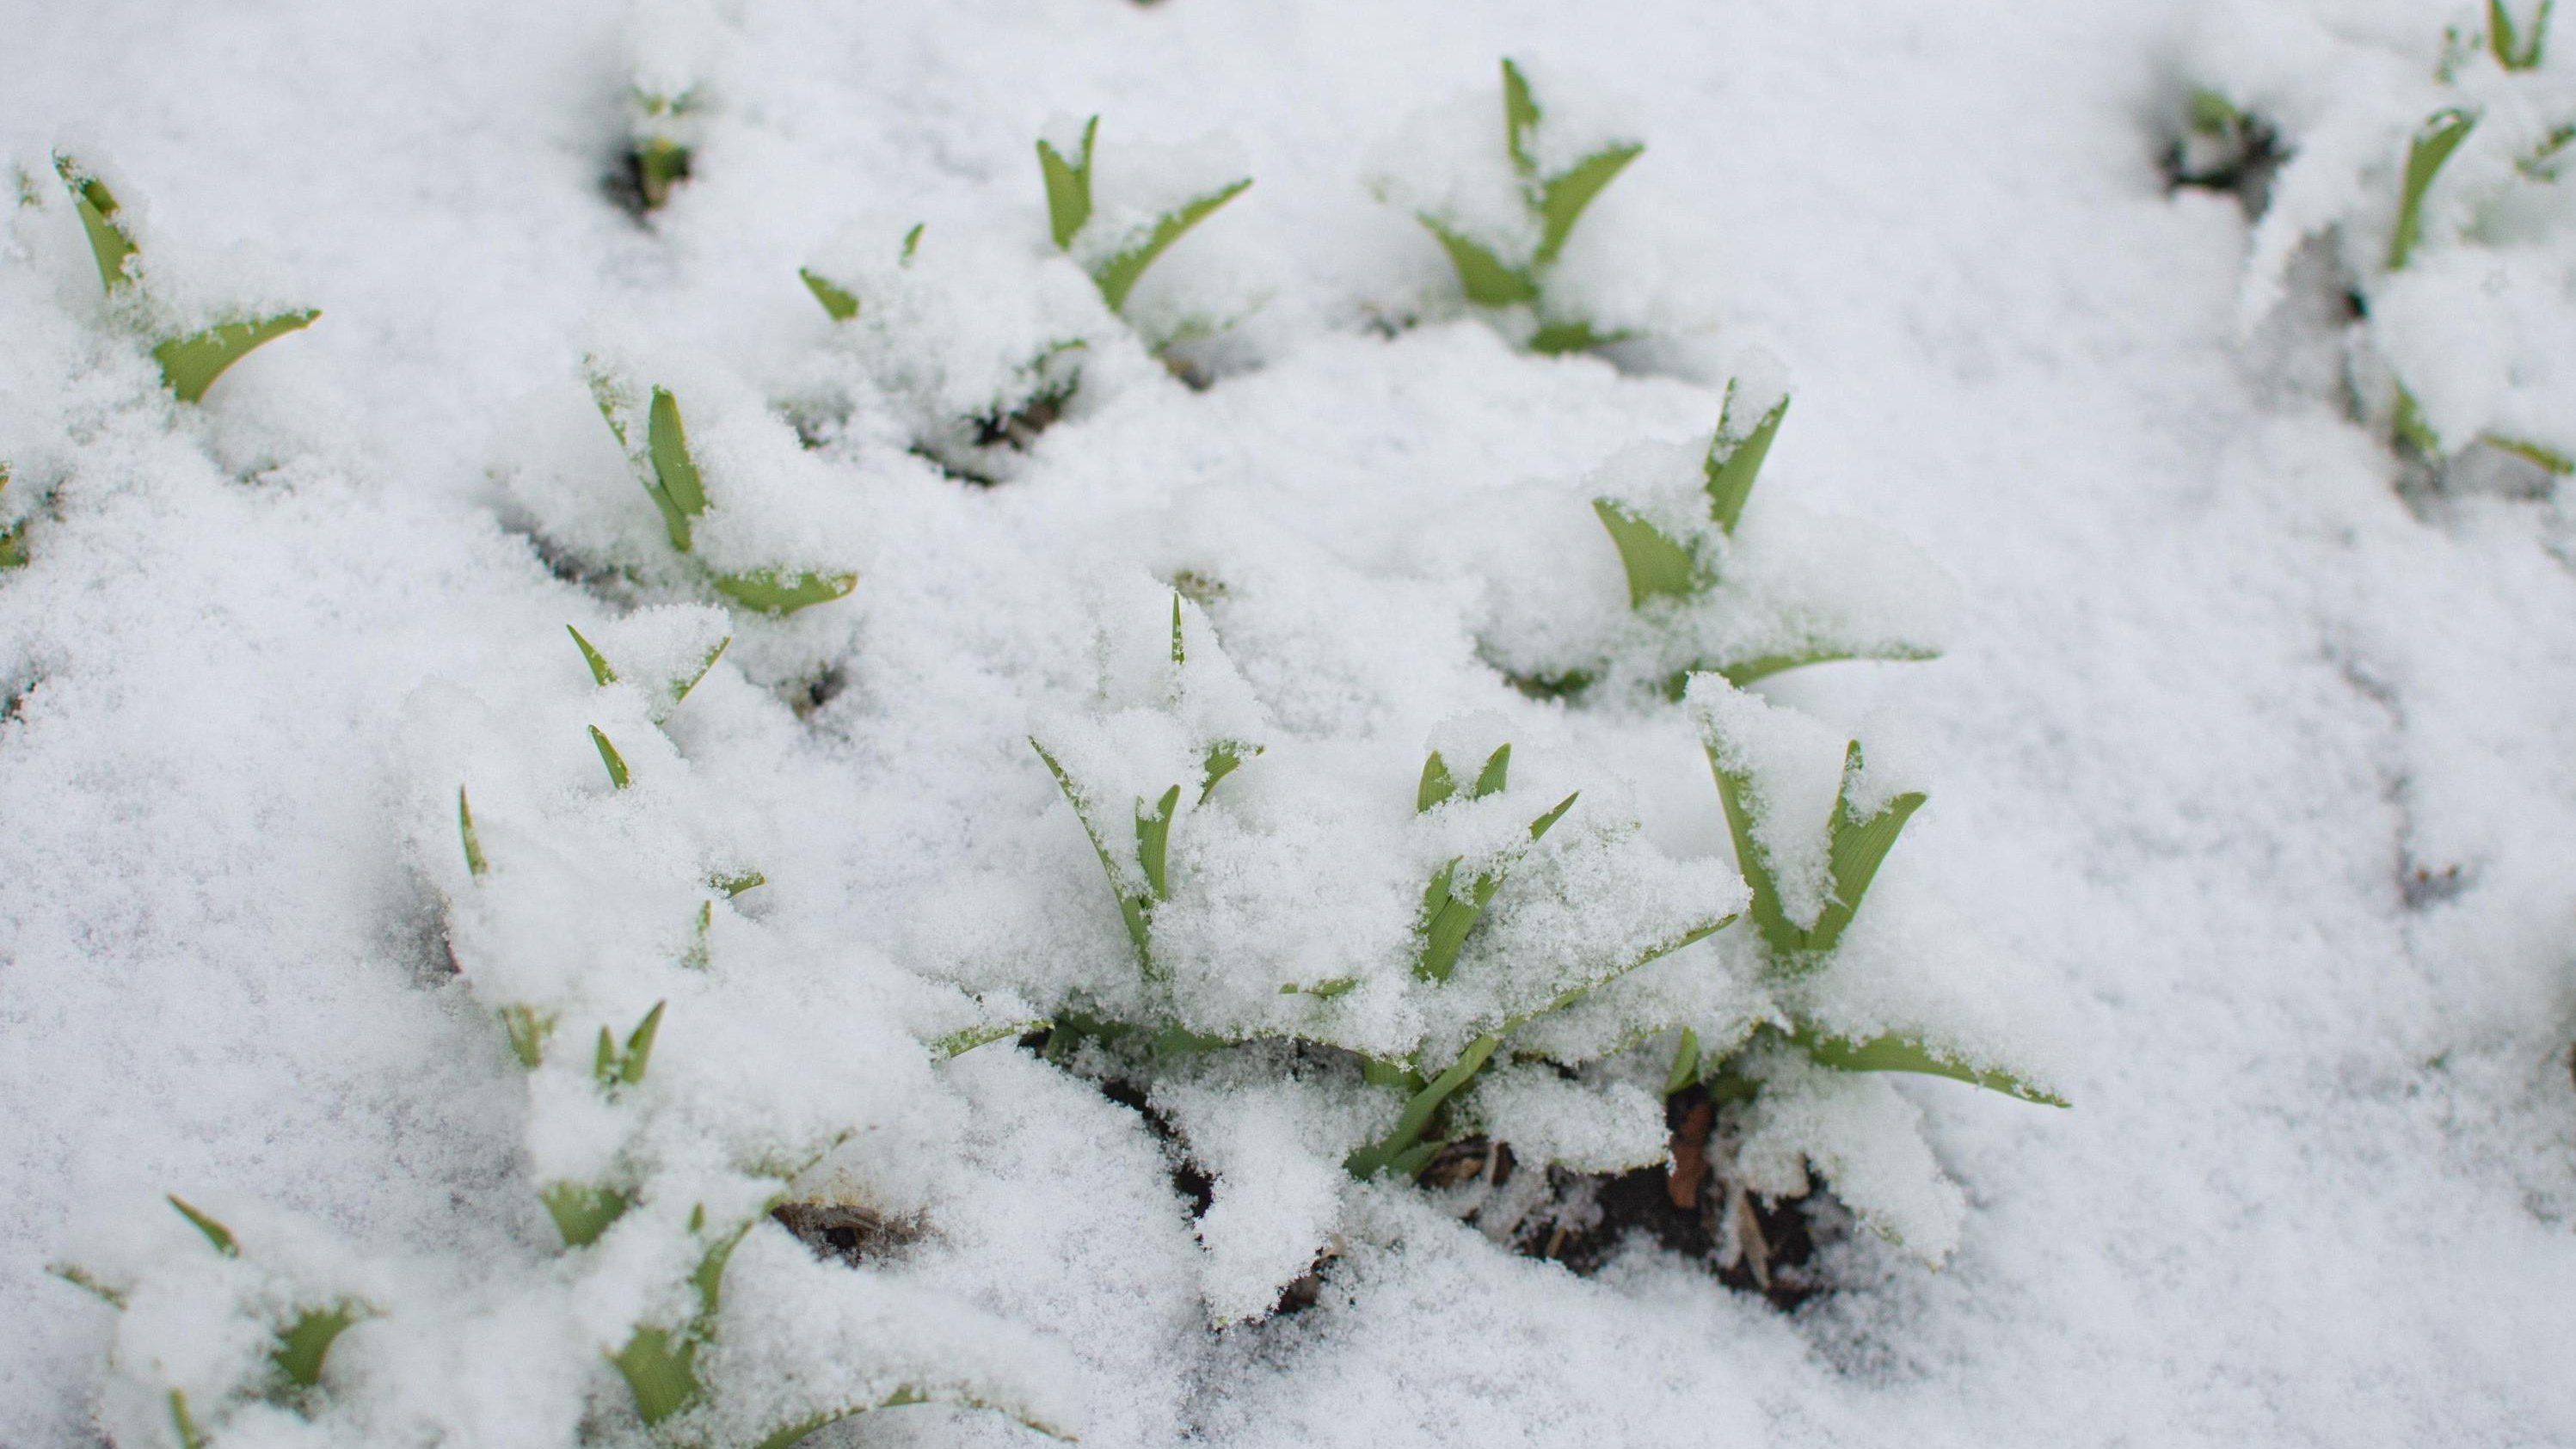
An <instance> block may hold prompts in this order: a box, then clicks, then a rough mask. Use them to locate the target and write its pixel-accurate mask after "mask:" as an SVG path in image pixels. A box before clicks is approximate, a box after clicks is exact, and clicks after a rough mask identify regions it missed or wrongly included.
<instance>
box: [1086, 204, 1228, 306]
mask: <svg viewBox="0 0 2576 1449" xmlns="http://www.w3.org/2000/svg"><path fill="white" fill-rule="evenodd" d="M1251 184H1252V178H1251V177H1248V176H1247V177H1245V178H1244V179H1242V180H1240V181H1234V182H1229V183H1227V184H1226V185H1225V186H1222V187H1220V188H1218V189H1217V190H1215V191H1211V192H1209V193H1208V194H1207V195H1205V196H1201V197H1197V198H1195V199H1193V200H1191V201H1190V202H1189V203H1188V204H1186V205H1184V206H1183V207H1181V209H1180V210H1178V211H1167V212H1164V213H1163V214H1162V215H1161V216H1159V217H1156V218H1155V219H1154V229H1153V230H1152V231H1151V232H1148V233H1147V234H1146V236H1145V239H1144V240H1143V241H1141V242H1138V243H1137V244H1135V245H1134V246H1131V247H1127V248H1125V249H1123V250H1121V251H1119V252H1117V253H1115V254H1113V255H1112V256H1111V257H1110V258H1109V259H1108V260H1107V261H1104V262H1102V263H1101V264H1100V267H1099V270H1097V271H1095V272H1093V273H1092V274H1091V279H1092V280H1093V281H1094V282H1097V283H1099V284H1100V296H1101V298H1102V300H1104V301H1106V302H1107V303H1108V304H1109V310H1110V311H1112V312H1118V311H1122V310H1123V309H1124V308H1125V307H1126V305H1127V294H1128V293H1129V292H1131V291H1134V290H1135V287H1136V282H1137V279H1138V278H1140V277H1142V276H1144V275H1145V269H1146V268H1147V267H1150V266H1152V265H1153V264H1154V259H1155V258H1156V257H1159V256H1161V255H1162V254H1163V252H1164V249H1165V248H1167V247H1169V246H1171V244H1172V243H1174V242H1176V241H1179V240H1180V239H1181V236H1182V234H1183V233H1185V232H1187V231H1188V230H1189V229H1190V228H1191V227H1194V226H1196V225H1198V224H1199V223H1200V222H1202V221H1205V220H1207V218H1208V216H1209V214H1210V213H1212V212H1214V211H1215V210H1216V209H1217V208H1218V207H1220V206H1223V205H1225V204H1226V203H1227V202H1229V201H1232V200H1234V199H1235V198H1236V197H1237V196H1240V195H1242V194H1243V190H1244V188H1245V187H1247V186H1250V185H1251Z"/></svg>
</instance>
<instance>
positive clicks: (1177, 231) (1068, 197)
mask: <svg viewBox="0 0 2576 1449" xmlns="http://www.w3.org/2000/svg"><path fill="white" fill-rule="evenodd" d="M1099 133H1100V118H1099V117H1098V116H1093V117H1091V118H1090V119H1089V120H1087V121H1085V122H1083V124H1082V145H1081V147H1080V148H1079V149H1078V150H1077V151H1076V152H1075V153H1074V154H1073V155H1072V156H1071V157H1067V156H1066V155H1065V154H1064V153H1062V152H1060V151H1058V150H1057V149H1056V148H1055V145H1054V143H1052V142H1050V141H1047V140H1045V139H1044V138H1040V139H1039V141H1038V172H1039V174H1040V176H1041V178H1042V179H1043V180H1044V181H1045V183H1046V198H1047V229H1048V231H1049V233H1050V234H1051V235H1053V237H1054V238H1055V244H1056V249H1057V250H1059V251H1068V252H1069V251H1071V250H1073V241H1074V238H1075V237H1076V236H1077V235H1079V234H1080V233H1081V232H1082V229H1083V228H1084V227H1085V226H1086V225H1088V224H1089V223H1090V221H1091V215H1092V205H1091V161H1092V142H1093V141H1094V140H1095V139H1096V138H1097V137H1098V135H1099ZM1251 184H1252V178H1250V177H1248V176H1247V177H1243V178H1240V179H1238V180H1235V181H1229V182H1227V183H1226V184H1225V185H1223V186H1220V187H1218V188H1217V189H1216V190H1214V191H1209V192H1204V193H1202V194H1200V195H1198V196H1195V197H1192V198H1191V199H1189V200H1188V201H1185V202H1183V203H1182V204H1181V205H1180V206H1178V207H1176V208H1174V209H1173V210H1171V211H1167V212H1164V213H1163V214H1161V215H1160V216H1157V217H1155V218H1154V224H1153V225H1152V226H1151V227H1149V228H1147V229H1146V230H1145V231H1144V233H1143V235H1141V236H1132V237H1124V238H1120V239H1119V246H1118V249H1117V250H1115V251H1113V252H1111V253H1109V254H1108V255H1107V256H1104V257H1102V258H1100V259H1099V260H1098V261H1096V262H1094V263H1092V264H1091V267H1090V271H1091V280H1092V283H1093V284H1094V285H1096V286H1098V287H1099V288H1100V297H1101V300H1102V301H1105V302H1107V303H1108V304H1109V310H1110V311H1112V312H1124V311H1125V310H1126V306H1127V294H1128V293H1129V292H1131V291H1134V290H1135V287H1136V283H1137V281H1138V280H1139V279H1140V278H1142V277H1143V276H1144V275H1145V269H1146V268H1147V267H1150V266H1152V265H1153V264H1154V259H1155V258H1157V257H1159V256H1161V255H1162V254H1163V253H1164V251H1165V250H1166V249H1168V248H1169V247H1170V246H1171V244H1172V243H1174V242H1176V241H1179V240H1180V239H1181V237H1182V236H1183V235H1184V234H1185V233H1187V232H1188V231H1189V229H1190V228H1191V227H1194V226H1196V225H1198V224H1199V223H1200V222H1202V221H1205V220H1206V219H1207V218H1208V217H1209V216H1210V215H1211V214H1213V213H1214V212H1215V211H1216V209H1217V208H1218V207H1220V206H1223V205H1225V204H1226V203H1227V202H1229V201H1232V200H1233V199H1234V198H1235V197H1236V196H1238V195H1240V194H1242V192H1243V190H1244V188H1245V187H1248V186H1250V185H1251ZM918 231H919V229H918V228H915V232H916V234H918ZM910 244H911V238H906V247H907V249H908V248H909V246H910ZM827 305H828V304H827Z"/></svg>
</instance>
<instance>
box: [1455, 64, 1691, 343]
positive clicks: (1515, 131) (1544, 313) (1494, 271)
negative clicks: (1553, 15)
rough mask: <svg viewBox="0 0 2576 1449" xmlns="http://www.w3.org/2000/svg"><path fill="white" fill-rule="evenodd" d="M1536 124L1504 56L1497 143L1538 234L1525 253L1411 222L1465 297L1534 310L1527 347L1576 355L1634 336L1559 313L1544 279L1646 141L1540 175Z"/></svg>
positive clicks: (1527, 95) (1521, 80)
mask: <svg viewBox="0 0 2576 1449" xmlns="http://www.w3.org/2000/svg"><path fill="white" fill-rule="evenodd" d="M1540 121H1541V112H1540V109H1539V104H1538V99H1537V97H1536V96H1535V95H1534V94H1533V93H1532V92H1531V90H1530V84H1529V78H1528V77H1527V76H1526V75H1524V74H1522V72H1521V68H1520V66H1519V65H1518V64H1517V63H1515V62H1514V61H1512V60H1510V59H1508V58H1507V59H1505V60H1504V61H1503V144H1504V147H1505V149H1506V150H1507V151H1508V152H1509V153H1510V156H1511V163H1512V172H1513V175H1514V177H1515V179H1516V182H1517V185H1518V187H1519V191H1520V199H1521V204H1522V205H1523V206H1524V207H1525V208H1527V210H1528V212H1529V216H1530V220H1531V222H1532V224H1533V231H1534V234H1535V235H1536V237H1537V241H1536V243H1535V245H1534V246H1532V247H1531V248H1530V250H1529V252H1528V254H1527V255H1526V256H1521V255H1518V254H1517V252H1516V251H1514V250H1513V249H1511V248H1505V247H1496V246H1491V245H1488V244H1486V243H1485V242H1484V241H1481V240H1479V239H1477V238H1476V237H1474V236H1472V235H1470V234H1469V233H1468V232H1467V231H1466V230H1465V229H1462V228H1461V227H1459V226H1458V225H1456V224H1454V223H1453V222H1452V221H1450V220H1448V219H1446V218H1443V217H1440V216H1436V215H1433V214H1432V213H1430V212H1427V211H1418V212H1416V213H1415V214H1414V215H1415V219H1416V220H1418V221H1420V222H1421V223H1422V224H1423V226H1425V227H1427V228H1429V229H1430V232H1431V234H1432V236H1433V237H1435V238H1436V239H1438V241H1439V243H1440V247H1441V250H1442V251H1444V252H1446V253H1448V256H1449V264H1450V265H1451V266H1452V267H1453V268H1455V269H1456V270H1457V273H1458V285H1459V286H1460V288H1461V289H1463V290H1464V291H1465V292H1466V294H1467V300H1468V301H1469V302H1471V303H1473V304H1475V305H1476V306H1479V307H1490V308H1507V307H1523V306H1525V307H1529V308H1531V309H1532V310H1533V311H1534V312H1535V313H1536V314H1537V316H1538V318H1539V327H1538V329H1537V331H1536V332H1534V333H1533V334H1532V335H1531V337H1530V339H1529V344H1528V345H1529V349H1530V350H1531V351H1532V352H1542V353H1558V352H1579V351H1582V350H1584V349H1587V348H1592V347H1599V346H1602V345H1604V344H1606V343H1611V342H1618V341H1621V340H1624V339H1626V338H1628V337H1631V336H1634V335H1635V334H1634V333H1633V332H1630V331H1627V330H1622V329H1612V330H1610V331H1606V332H1601V331H1595V330H1594V329H1593V327H1592V324H1591V323H1589V322H1586V321H1582V320H1580V319H1575V318H1567V317H1563V316H1560V315H1558V313H1557V309H1555V308H1553V307H1551V306H1550V305H1549V296H1548V280H1549V277H1550V275H1551V274H1552V273H1553V272H1554V271H1555V268H1556V262H1557V257H1558V255H1559V254H1560V253H1562V252H1563V251H1564V250H1565V244H1566V241H1567V239H1568V238H1570V237H1571V236H1573V234H1574V224H1575V223H1576V222H1578V221H1580V220H1582V219H1583V213H1584V210H1585V208H1587V207H1589V206H1591V204H1592V201H1593V198H1595V197H1597V196H1599V195H1600V194H1601V191H1602V188H1604V187H1606V186H1608V185H1609V184H1610V183H1611V182H1612V181H1613V180H1615V179H1616V178H1617V177H1618V175H1619V173H1620V172H1621V171H1624V170H1626V169H1627V166H1628V163H1629V162H1631V161H1634V160H1636V159H1637V157H1638V156H1639V155H1641V154H1643V153H1644V151H1645V149H1646V147H1645V144H1644V143H1643V142H1640V141H1615V142H1612V143H1611V144H1609V145H1607V146H1604V147H1602V148H1601V149H1600V150H1598V151H1594V152H1592V153H1590V154H1589V155H1586V156H1582V157H1580V158H1577V159H1576V160H1575V161H1574V163H1573V164H1572V165H1570V166H1567V167H1565V168H1564V169H1563V170H1561V171H1557V172H1554V173H1552V174H1550V173H1544V172H1542V171H1541V170H1540V168H1539V161H1538V146H1537V135H1538V130H1539V125H1540Z"/></svg>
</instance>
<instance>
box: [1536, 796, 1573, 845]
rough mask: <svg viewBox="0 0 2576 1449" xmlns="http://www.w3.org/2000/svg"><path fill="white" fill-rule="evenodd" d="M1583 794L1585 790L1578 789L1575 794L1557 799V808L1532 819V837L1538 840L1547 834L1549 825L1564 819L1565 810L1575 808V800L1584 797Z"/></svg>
mask: <svg viewBox="0 0 2576 1449" xmlns="http://www.w3.org/2000/svg"><path fill="white" fill-rule="evenodd" d="M1582 796H1583V792H1582V791H1580V790H1577V791H1575V792H1574V793H1573V794H1571V795H1568V796H1566V797H1565V798H1564V799H1562V800H1559V801H1557V802H1556V808H1555V809H1553V810H1550V811H1549V812H1547V813H1546V814H1545V815H1542V816H1540V817H1539V818H1537V819H1536V820H1533V821H1531V822H1530V839H1532V840H1536V839H1538V838H1539V837H1541V836H1543V835H1545V834H1547V831H1548V827H1549V826H1551V825H1554V824H1555V823H1556V822H1558V821H1560V820H1562V819H1564V818H1565V812H1566V811H1568V810H1571V809H1573V808H1574V802H1575V801H1576V800H1578V799H1581V798H1582Z"/></svg>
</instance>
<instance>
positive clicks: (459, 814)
mask: <svg viewBox="0 0 2576 1449" xmlns="http://www.w3.org/2000/svg"><path fill="white" fill-rule="evenodd" d="M456 833H457V834H458V835H459V836H460V837H462V838H463V840H464V843H465V873H466V874H467V875H469V876H472V877H474V878H475V879H477V880H480V879H482V878H483V874H484V872H486V871H488V870H490V869H491V868H492V867H491V864H490V863H489V862H488V861H486V860H484V858H483V842H482V840H481V839H480V838H478V837H477V836H476V835H475V833H474V807H473V806H472V805H470V804H468V803H466V799H465V787H464V786H462V785H459V786H457V787H456Z"/></svg>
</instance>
